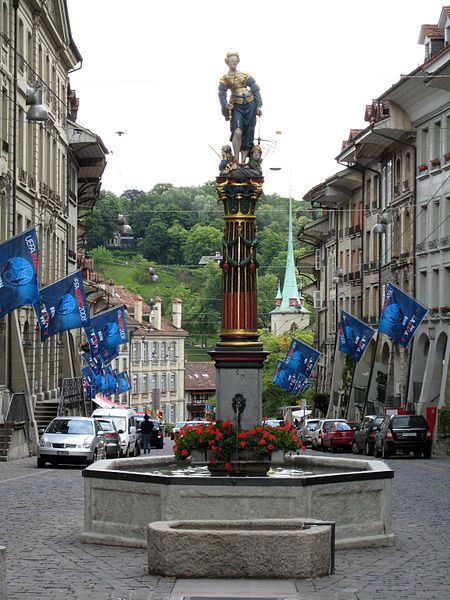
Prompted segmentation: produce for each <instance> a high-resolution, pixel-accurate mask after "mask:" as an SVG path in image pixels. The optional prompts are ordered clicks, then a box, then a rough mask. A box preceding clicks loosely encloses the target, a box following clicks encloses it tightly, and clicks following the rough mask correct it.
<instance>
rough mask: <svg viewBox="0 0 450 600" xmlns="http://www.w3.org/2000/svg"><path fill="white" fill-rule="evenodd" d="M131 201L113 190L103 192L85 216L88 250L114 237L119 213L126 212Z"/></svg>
mask: <svg viewBox="0 0 450 600" xmlns="http://www.w3.org/2000/svg"><path fill="white" fill-rule="evenodd" d="M128 205H129V201H128V200H126V199H125V198H123V199H120V198H118V197H117V196H115V195H114V194H112V193H111V192H101V193H100V197H99V199H98V200H97V203H96V205H95V208H94V210H93V211H92V213H91V214H90V215H88V216H86V217H85V220H84V224H85V226H86V247H87V249H88V250H90V249H92V248H96V247H97V246H103V245H104V244H105V243H106V242H107V241H108V240H110V239H112V237H113V235H114V231H115V230H116V228H117V215H118V214H120V213H122V212H126V210H127V208H128Z"/></svg>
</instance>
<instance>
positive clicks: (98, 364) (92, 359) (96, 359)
mask: <svg viewBox="0 0 450 600" xmlns="http://www.w3.org/2000/svg"><path fill="white" fill-rule="evenodd" d="M82 356H83V359H84V360H85V362H86V364H87V365H89V366H90V367H91V369H92V371H93V372H94V373H95V374H96V375H99V374H100V372H101V370H102V369H103V362H102V359H101V358H100V356H92V355H91V354H89V352H83V354H82Z"/></svg>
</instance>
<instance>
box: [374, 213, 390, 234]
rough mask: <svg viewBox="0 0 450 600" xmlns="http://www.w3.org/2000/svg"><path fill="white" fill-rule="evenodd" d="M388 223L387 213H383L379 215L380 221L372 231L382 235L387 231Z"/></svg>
mask: <svg viewBox="0 0 450 600" xmlns="http://www.w3.org/2000/svg"><path fill="white" fill-rule="evenodd" d="M387 224H388V218H387V214H386V213H384V212H383V213H381V214H379V215H378V223H376V224H375V225H374V226H373V227H372V233H375V234H377V235H381V234H383V233H386V226H387Z"/></svg>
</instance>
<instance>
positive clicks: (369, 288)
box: [302, 8, 450, 418]
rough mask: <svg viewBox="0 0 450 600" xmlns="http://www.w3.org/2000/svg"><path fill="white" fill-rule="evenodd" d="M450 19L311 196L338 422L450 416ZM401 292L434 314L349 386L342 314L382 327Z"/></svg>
mask: <svg viewBox="0 0 450 600" xmlns="http://www.w3.org/2000/svg"><path fill="white" fill-rule="evenodd" d="M449 15H450V9H449V8H444V9H443V10H442V14H441V17H440V21H439V23H438V25H436V26H432V27H431V26H423V27H422V30H421V34H420V39H419V42H420V43H423V44H424V45H425V47H426V56H425V62H424V64H423V65H421V66H420V67H418V68H417V69H415V70H414V71H413V72H412V73H411V74H410V75H409V76H408V77H404V78H402V79H401V80H400V81H399V82H398V83H397V84H395V85H394V86H392V87H391V88H390V89H389V90H388V91H387V92H385V93H384V94H382V95H381V96H380V97H379V98H377V99H376V100H374V101H373V102H372V103H371V104H370V105H368V106H367V107H366V111H365V120H366V122H368V123H369V125H368V126H367V127H366V128H364V129H361V130H352V131H351V132H350V136H349V138H348V139H347V140H346V141H345V142H344V143H343V145H342V149H341V152H340V153H339V155H338V156H337V161H338V162H339V163H340V164H342V165H345V166H346V168H345V169H343V170H341V171H339V172H338V173H336V174H335V175H333V176H332V177H330V178H328V179H327V180H325V181H324V182H323V183H321V184H319V185H317V186H315V187H314V188H312V189H311V190H310V191H309V192H308V193H307V194H306V195H305V197H304V199H305V200H309V201H311V202H312V203H313V206H315V207H317V206H320V207H321V208H322V209H323V213H322V216H321V217H320V218H318V219H316V220H315V221H313V222H312V223H309V224H308V225H306V226H305V227H304V229H303V231H302V236H303V237H304V239H305V240H307V241H308V240H309V241H311V242H313V243H315V244H316V245H317V252H318V254H319V257H320V261H319V262H320V269H319V270H318V271H317V273H318V285H317V288H318V289H317V292H316V294H317V304H316V305H317V310H318V313H317V316H318V318H317V339H318V346H319V350H321V351H322V352H323V360H322V361H321V366H320V367H319V383H318V391H320V392H325V393H330V397H331V402H330V406H329V414H330V415H331V416H342V415H344V416H347V417H349V418H358V417H359V416H361V414H362V413H363V412H365V413H368V412H369V413H370V412H376V413H380V412H383V410H384V409H385V408H386V407H402V408H407V409H409V410H412V411H420V412H423V413H426V409H427V408H432V407H439V406H443V405H445V402H446V400H445V398H446V397H448V388H449V373H448V364H449V352H450V348H449V344H448V328H449V324H450V323H449V321H450V309H449V307H448V306H447V305H448V304H450V302H449V299H450V264H449V261H450V257H449V254H450V248H449V240H450V200H449V199H450V193H449V190H450V184H449V183H448V180H449V176H448V175H449V174H448V172H447V170H448V169H450V146H449V144H450V136H449V134H448V132H449V131H450V104H449V94H448V91H449V89H450V87H449V85H450V84H449V83H448V81H449V80H450V78H446V77H436V75H438V74H439V75H442V74H444V75H447V74H448V73H450V49H449V47H448V42H449V41H450V40H449V34H450V26H449V24H450V19H449ZM388 281H391V282H393V283H394V284H395V285H397V286H398V287H400V288H401V289H402V290H404V291H405V292H406V293H408V294H410V295H412V296H413V297H415V298H417V300H419V301H420V302H422V303H423V304H425V305H426V306H428V307H429V308H430V309H431V310H430V312H429V314H428V318H427V319H426V320H425V322H424V323H423V324H422V325H421V327H420V329H419V330H418V331H417V333H416V334H415V338H414V340H413V343H412V344H410V346H409V347H408V348H407V349H406V350H405V349H403V348H401V347H400V346H399V345H398V344H396V343H394V342H393V341H392V340H391V339H390V338H388V337H387V336H384V335H380V336H379V338H378V341H377V338H376V336H375V338H374V340H372V342H371V346H370V347H369V348H368V349H367V351H366V353H365V355H364V357H363V359H362V360H361V362H360V363H359V364H358V365H357V367H356V369H355V372H354V376H353V377H352V378H351V381H349V379H348V378H346V377H345V375H348V369H346V366H348V365H347V364H346V359H345V355H342V354H341V353H340V352H338V351H336V330H337V323H338V320H339V315H340V310H341V309H344V310H346V311H347V312H350V313H351V314H352V315H354V316H355V317H357V318H359V319H361V320H363V321H365V322H366V323H368V324H370V325H371V326H373V327H375V328H376V326H377V324H378V319H379V315H380V311H381V308H382V301H383V299H384V295H385V288H386V284H387V282H388Z"/></svg>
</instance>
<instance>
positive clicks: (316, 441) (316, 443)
mask: <svg viewBox="0 0 450 600" xmlns="http://www.w3.org/2000/svg"><path fill="white" fill-rule="evenodd" d="M337 421H339V422H341V423H345V419H320V420H319V422H318V423H317V427H316V428H315V430H314V432H313V436H312V439H311V448H312V449H313V450H322V449H323V448H322V432H323V427H324V425H325V423H336V422H337Z"/></svg>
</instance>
